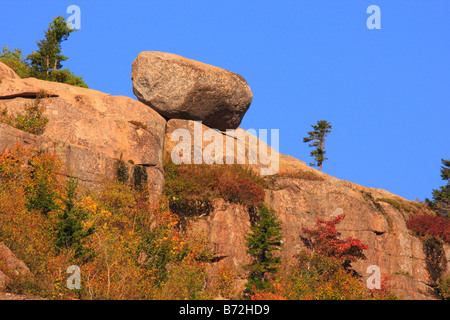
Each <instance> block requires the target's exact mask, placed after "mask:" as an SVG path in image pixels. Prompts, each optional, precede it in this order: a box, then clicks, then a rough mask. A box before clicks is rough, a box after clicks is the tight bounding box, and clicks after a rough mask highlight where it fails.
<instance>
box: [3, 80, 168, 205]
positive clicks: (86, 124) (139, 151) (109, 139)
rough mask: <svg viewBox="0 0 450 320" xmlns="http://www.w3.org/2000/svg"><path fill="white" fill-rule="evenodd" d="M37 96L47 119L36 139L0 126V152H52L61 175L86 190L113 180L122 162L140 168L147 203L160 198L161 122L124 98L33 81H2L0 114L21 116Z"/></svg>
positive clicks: (33, 136)
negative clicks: (42, 95) (146, 184)
mask: <svg viewBox="0 0 450 320" xmlns="http://www.w3.org/2000/svg"><path fill="white" fill-rule="evenodd" d="M42 92H45V93H46V95H47V96H48V97H47V98H42V99H40V103H41V104H42V105H44V106H45V107H46V111H45V114H44V115H45V116H46V117H47V118H48V119H49V122H48V124H47V126H46V128H45V132H44V133H43V134H42V135H39V136H36V135H32V134H28V133H25V132H23V131H20V130H17V129H15V128H13V127H10V126H8V125H6V124H2V123H0V152H3V151H4V150H5V149H6V148H12V147H13V146H14V145H15V144H17V143H20V144H24V145H29V146H34V147H36V148H39V149H44V150H48V151H50V152H54V153H55V154H56V155H58V156H59V157H60V158H61V159H62V161H63V164H64V172H62V174H64V175H67V176H69V175H71V176H73V177H75V178H78V179H79V180H80V182H81V185H85V186H86V187H89V188H90V187H95V186H96V185H97V184H99V183H101V182H103V181H105V179H111V178H114V176H115V165H116V164H117V161H118V160H119V159H122V160H123V161H124V162H125V163H126V165H127V166H128V167H129V170H131V169H132V167H133V166H135V165H140V166H143V167H144V168H145V169H146V170H147V174H148V177H149V184H150V185H149V188H150V194H151V196H152V198H153V199H156V198H157V197H158V196H159V195H160V193H161V190H162V184H163V178H164V177H163V168H162V147H163V143H164V133H165V126H166V121H165V120H164V118H163V117H161V116H160V115H159V114H158V113H156V112H155V111H154V110H152V109H150V108H148V107H147V106H146V105H144V104H142V103H140V102H138V101H136V100H133V99H131V98H128V97H123V96H111V95H109V94H105V93H102V92H99V91H95V90H91V89H86V88H80V87H74V86H70V85H66V84H62V83H55V82H48V81H43V80H37V79H34V78H27V79H13V78H8V79H6V78H4V79H3V80H2V82H1V83H0V110H2V109H5V108H6V110H7V111H8V113H10V114H16V113H19V112H23V111H24V108H25V106H26V105H27V104H29V103H33V102H34V98H36V97H37V96H38V95H39V94H40V93H42ZM131 163H133V165H132V164H131ZM130 176H131V175H130Z"/></svg>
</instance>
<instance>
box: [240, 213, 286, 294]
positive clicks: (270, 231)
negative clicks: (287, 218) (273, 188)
mask: <svg viewBox="0 0 450 320" xmlns="http://www.w3.org/2000/svg"><path fill="white" fill-rule="evenodd" d="M281 229H282V228H281V223H280V221H279V220H278V219H277V217H276V216H275V212H274V211H273V210H270V209H269V208H268V207H267V206H265V205H263V206H262V207H261V208H260V209H259V211H258V212H257V218H256V222H255V224H254V225H253V226H252V227H251V231H250V233H249V234H247V236H246V244H247V248H248V249H247V252H248V253H249V254H250V255H251V256H252V257H253V260H254V261H253V262H252V263H251V264H249V265H247V267H248V268H249V269H250V276H249V279H248V281H247V291H248V292H249V293H250V294H251V293H253V291H254V289H256V290H264V289H266V288H268V287H269V286H270V283H269V282H268V278H267V276H268V274H271V273H275V272H276V271H277V270H278V265H279V264H280V263H281V260H280V258H279V257H276V256H275V255H274V253H275V252H276V251H278V250H281V248H282V242H281V240H282V231H281Z"/></svg>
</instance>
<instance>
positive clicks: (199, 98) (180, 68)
mask: <svg viewBox="0 0 450 320" xmlns="http://www.w3.org/2000/svg"><path fill="white" fill-rule="evenodd" d="M131 78H132V80H133V92H134V94H135V95H136V97H137V98H138V99H139V101H141V102H143V103H145V104H146V105H148V106H150V107H152V108H153V109H154V110H156V111H157V112H158V113H159V114H161V115H163V116H164V117H166V118H170V119H172V118H174V119H187V120H200V121H202V122H203V123H204V124H205V125H207V126H209V127H211V128H216V129H219V130H225V129H235V128H237V127H238V126H239V124H240V123H241V120H242V118H243V117H244V114H245V112H246V111H247V109H248V108H249V107H250V104H251V101H252V98H253V95H252V92H251V90H250V87H249V86H248V84H247V82H246V81H245V80H244V78H243V77H241V76H240V75H238V74H235V73H232V72H230V71H227V70H224V69H221V68H218V67H214V66H211V65H208V64H204V63H201V62H198V61H195V60H190V59H186V58H183V57H181V56H178V55H175V54H170V53H164V52H153V51H147V52H141V53H140V54H139V55H138V57H137V58H136V59H135V60H134V62H133V67H132V75H131Z"/></svg>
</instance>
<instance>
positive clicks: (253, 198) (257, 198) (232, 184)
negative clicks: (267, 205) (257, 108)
mask: <svg viewBox="0 0 450 320" xmlns="http://www.w3.org/2000/svg"><path fill="white" fill-rule="evenodd" d="M214 185H215V188H217V190H218V191H219V193H220V195H221V196H222V197H223V198H225V199H226V200H228V201H232V202H240V203H243V204H249V205H251V204H259V203H262V202H263V201H264V189H263V188H262V187H261V186H260V185H258V183H256V182H255V181H254V180H252V179H251V178H249V177H245V176H239V175H238V174H237V173H234V172H232V171H222V172H221V173H220V174H219V175H218V177H217V179H216V180H215V183H214Z"/></svg>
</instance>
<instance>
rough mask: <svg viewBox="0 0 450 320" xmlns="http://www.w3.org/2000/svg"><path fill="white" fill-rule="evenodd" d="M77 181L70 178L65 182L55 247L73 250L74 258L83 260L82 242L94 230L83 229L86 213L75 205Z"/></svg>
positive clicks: (84, 250)
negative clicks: (64, 193)
mask: <svg viewBox="0 0 450 320" xmlns="http://www.w3.org/2000/svg"><path fill="white" fill-rule="evenodd" d="M77 188H78V181H77V180H75V179H73V178H71V179H70V180H68V181H67V185H66V197H65V198H62V202H63V205H64V206H63V208H62V212H61V213H60V214H58V223H57V226H56V229H57V239H56V245H57V246H58V247H60V248H70V247H72V248H74V249H75V258H83V257H84V256H85V255H86V254H87V252H86V249H85V248H84V245H83V240H84V239H85V238H86V237H88V236H90V235H91V234H92V233H94V231H95V230H94V228H93V227H90V228H87V229H86V228H84V227H83V221H84V220H85V219H86V218H87V213H86V212H84V211H83V210H82V209H81V208H79V207H78V206H77V205H76V203H75V197H76V191H77Z"/></svg>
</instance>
